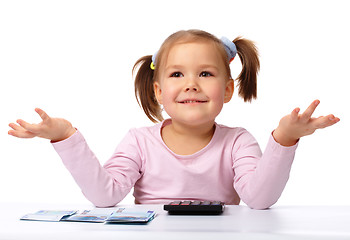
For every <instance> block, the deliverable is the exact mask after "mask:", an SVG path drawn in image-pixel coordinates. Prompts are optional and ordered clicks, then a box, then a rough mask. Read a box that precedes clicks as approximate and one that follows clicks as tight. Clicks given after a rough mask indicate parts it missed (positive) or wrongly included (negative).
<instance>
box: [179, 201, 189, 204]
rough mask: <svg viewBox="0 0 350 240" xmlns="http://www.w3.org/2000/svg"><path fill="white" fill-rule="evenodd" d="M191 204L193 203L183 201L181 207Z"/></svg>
mask: <svg viewBox="0 0 350 240" xmlns="http://www.w3.org/2000/svg"><path fill="white" fill-rule="evenodd" d="M190 204H191V201H183V202H182V203H181V205H190Z"/></svg>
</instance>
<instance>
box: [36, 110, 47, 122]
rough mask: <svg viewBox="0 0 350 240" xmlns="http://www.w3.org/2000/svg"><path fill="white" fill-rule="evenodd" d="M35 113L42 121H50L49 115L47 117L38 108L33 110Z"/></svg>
mask: <svg viewBox="0 0 350 240" xmlns="http://www.w3.org/2000/svg"><path fill="white" fill-rule="evenodd" d="M35 111H36V112H37V113H38V114H39V116H40V117H41V119H42V120H43V121H48V120H49V119H50V117H49V115H47V113H46V112H45V111H44V110H42V109H40V108H35Z"/></svg>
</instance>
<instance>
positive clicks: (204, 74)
mask: <svg viewBox="0 0 350 240" xmlns="http://www.w3.org/2000/svg"><path fill="white" fill-rule="evenodd" d="M199 76H200V77H211V76H213V74H211V73H210V72H201V74H200V75H199Z"/></svg>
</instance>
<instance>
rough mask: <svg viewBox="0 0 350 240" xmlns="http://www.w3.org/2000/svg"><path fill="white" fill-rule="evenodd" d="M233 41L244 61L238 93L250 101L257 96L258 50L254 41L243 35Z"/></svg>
mask: <svg viewBox="0 0 350 240" xmlns="http://www.w3.org/2000/svg"><path fill="white" fill-rule="evenodd" d="M233 43H234V44H235V45H236V48H237V53H238V56H239V58H240V60H241V62H242V71H241V73H240V74H239V76H238V78H237V80H238V88H239V90H238V94H239V96H241V97H242V98H243V99H244V101H245V102H248V101H249V102H250V101H251V100H252V99H256V98H257V75H258V72H259V69H260V62H259V54H258V50H257V48H256V46H255V44H254V42H252V41H250V40H248V39H243V38H242V37H237V38H236V39H235V40H233Z"/></svg>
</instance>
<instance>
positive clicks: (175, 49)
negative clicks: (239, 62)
mask: <svg viewBox="0 0 350 240" xmlns="http://www.w3.org/2000/svg"><path fill="white" fill-rule="evenodd" d="M166 55H167V56H165V57H164V58H163V60H165V62H164V64H165V65H166V64H167V62H169V61H181V60H183V61H186V60H188V58H195V59H198V61H200V60H211V61H216V62H217V61H219V60H220V59H221V57H222V56H221V54H220V51H219V49H218V47H217V45H215V44H213V43H211V42H209V41H203V42H187V43H176V44H174V45H172V46H171V47H170V48H169V50H168V52H167V54H166Z"/></svg>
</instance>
